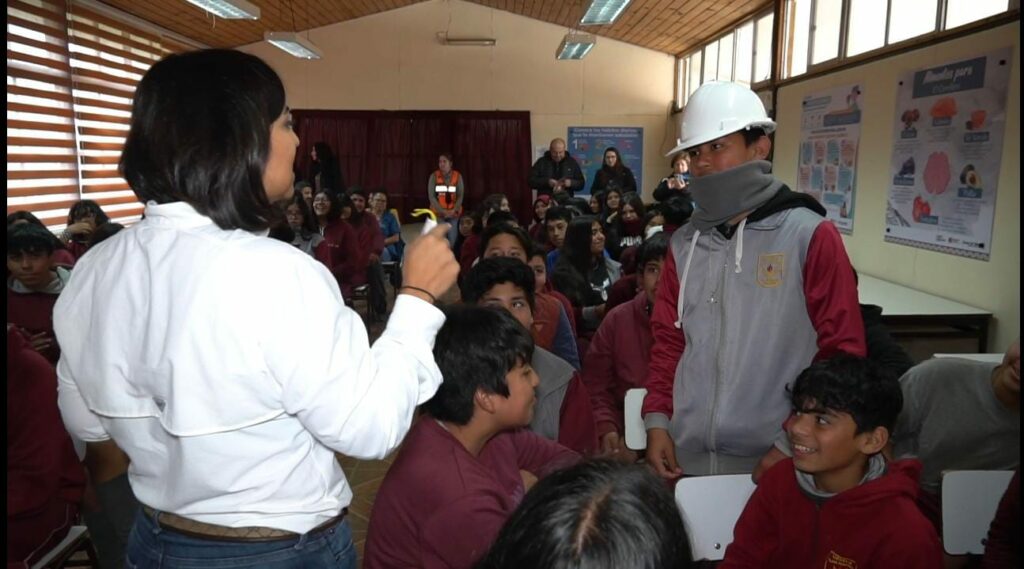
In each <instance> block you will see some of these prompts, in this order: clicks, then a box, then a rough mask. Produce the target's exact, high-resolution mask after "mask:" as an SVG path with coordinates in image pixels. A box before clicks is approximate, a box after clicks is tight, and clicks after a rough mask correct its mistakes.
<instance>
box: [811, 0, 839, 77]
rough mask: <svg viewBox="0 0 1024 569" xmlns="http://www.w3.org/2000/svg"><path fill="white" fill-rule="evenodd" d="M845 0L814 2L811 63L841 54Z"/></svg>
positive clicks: (820, 0)
mask: <svg viewBox="0 0 1024 569" xmlns="http://www.w3.org/2000/svg"><path fill="white" fill-rule="evenodd" d="M842 13H843V0H817V2H815V4H814V46H813V48H812V53H811V64H818V63H821V62H823V61H828V60H830V59H835V58H836V57H838V56H839V30H840V27H841V24H842Z"/></svg>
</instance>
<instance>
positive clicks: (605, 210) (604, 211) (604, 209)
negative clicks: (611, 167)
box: [601, 183, 626, 218]
mask: <svg viewBox="0 0 1024 569" xmlns="http://www.w3.org/2000/svg"><path fill="white" fill-rule="evenodd" d="M613 193H615V194H619V208H618V209H617V210H612V209H610V208H609V207H608V196H610V195H612V194H613ZM625 197H626V196H625V195H624V194H623V193H622V190H620V189H619V188H618V187H612V185H611V183H609V185H608V189H606V190H605V191H604V193H603V194H601V215H603V216H604V217H605V218H607V217H608V216H609V215H611V214H612V212H614V211H622V202H623V200H624V198H625Z"/></svg>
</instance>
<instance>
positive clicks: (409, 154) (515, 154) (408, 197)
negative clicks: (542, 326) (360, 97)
mask: <svg viewBox="0 0 1024 569" xmlns="http://www.w3.org/2000/svg"><path fill="white" fill-rule="evenodd" d="M292 116H293V117H294V120H295V128H296V131H297V132H298V135H299V138H300V139H301V141H302V142H301V144H300V145H299V148H298V151H297V154H296V159H295V163H296V164H295V166H296V172H297V178H296V179H304V178H306V177H307V175H308V172H309V167H310V151H311V150H312V148H313V144H315V143H317V142H326V143H327V144H328V145H330V147H331V149H333V150H334V152H335V154H336V155H337V156H338V161H339V163H340V164H341V169H342V175H343V176H344V178H345V180H346V182H347V183H348V185H349V186H350V187H351V186H360V187H362V188H365V189H373V188H379V187H383V188H385V189H386V190H387V192H388V195H389V197H390V200H391V207H394V208H397V209H398V211H399V212H401V213H402V220H403V221H406V220H408V219H409V217H408V212H409V211H411V210H412V209H415V208H419V207H426V206H427V205H428V201H427V179H428V177H429V176H430V174H431V173H432V172H433V171H434V170H436V169H437V158H438V155H439V154H440V153H442V152H451V153H452V154H453V155H454V161H455V169H456V170H458V171H459V172H461V173H462V175H463V177H464V178H465V181H466V182H465V184H466V199H465V202H464V204H465V206H466V207H467V208H470V209H472V208H476V207H477V205H479V204H480V202H481V201H482V200H483V198H484V197H485V196H486V195H488V194H491V193H503V194H505V195H506V196H508V200H509V204H510V205H511V207H512V211H513V212H514V213H515V214H516V215H517V217H519V218H520V220H521V221H523V222H527V221H529V220H530V219H531V217H532V211H531V209H532V203H531V194H530V188H529V186H528V185H527V178H528V176H529V171H530V166H531V164H532V151H531V139H530V113H529V112H525V111H318V110H302V109H293V110H292Z"/></svg>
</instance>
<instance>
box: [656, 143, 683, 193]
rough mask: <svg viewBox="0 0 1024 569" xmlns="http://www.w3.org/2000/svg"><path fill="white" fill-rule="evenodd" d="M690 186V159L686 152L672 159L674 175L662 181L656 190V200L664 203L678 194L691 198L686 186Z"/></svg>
mask: <svg viewBox="0 0 1024 569" xmlns="http://www.w3.org/2000/svg"><path fill="white" fill-rule="evenodd" d="M689 184H690V159H689V157H687V155H686V153H685V152H680V153H679V154H676V155H675V156H673V157H672V174H670V175H668V176H666V177H664V178H662V179H661V182H660V183H659V184H658V187H657V188H654V199H655V200H657V201H659V202H663V201H665V200H667V199H669V198H670V197H672V196H674V195H676V194H683V195H685V196H687V197H689V195H690V192H689V191H688V190H687V189H686V186H688V185H689Z"/></svg>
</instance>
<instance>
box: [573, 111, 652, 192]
mask: <svg viewBox="0 0 1024 569" xmlns="http://www.w3.org/2000/svg"><path fill="white" fill-rule="evenodd" d="M612 146H614V147H615V148H618V149H619V154H620V155H621V156H622V161H623V163H625V164H626V166H627V167H629V169H630V170H632V171H633V176H634V177H635V178H636V189H637V191H638V192H640V193H641V195H643V191H644V180H643V176H644V129H643V128H642V127H632V126H623V127H619V126H570V127H569V138H568V150H569V154H570V155H572V157H573V158H575V159H576V161H577V162H579V164H580V168H581V169H583V175H584V176H586V177H587V185H586V187H585V188H584V189H583V191H582V192H576V194H577V195H579V194H584V195H589V194H590V186H591V185H592V184H593V183H594V176H596V175H597V171H598V170H600V169H601V165H602V164H603V163H604V151H605V149H607V148H608V147H612Z"/></svg>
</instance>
